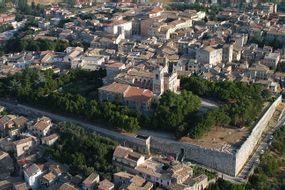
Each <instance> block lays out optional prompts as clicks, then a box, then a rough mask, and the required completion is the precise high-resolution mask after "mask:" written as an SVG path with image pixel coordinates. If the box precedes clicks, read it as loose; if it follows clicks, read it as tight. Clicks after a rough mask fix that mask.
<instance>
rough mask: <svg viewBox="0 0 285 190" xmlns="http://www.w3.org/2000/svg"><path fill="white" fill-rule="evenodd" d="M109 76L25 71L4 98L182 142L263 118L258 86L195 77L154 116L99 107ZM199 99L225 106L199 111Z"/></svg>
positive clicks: (6, 85)
mask: <svg viewBox="0 0 285 190" xmlns="http://www.w3.org/2000/svg"><path fill="white" fill-rule="evenodd" d="M104 76H105V71H103V70H99V71H93V72H90V71H80V70H72V71H71V72H69V73H68V74H66V75H63V76H59V75H58V74H54V73H53V72H52V71H50V70H48V71H44V72H41V71H32V70H30V69H26V70H24V71H23V72H22V73H19V74H16V75H14V76H10V77H8V78H6V79H1V80H0V93H2V94H3V96H7V97H9V98H15V99H17V100H19V101H21V102H25V103H29V104H32V105H35V106H41V107H44V108H45V109H49V110H54V111H57V112H59V111H60V112H61V113H63V114H70V115H72V116H73V115H76V116H77V117H80V118H81V119H87V120H89V121H103V122H105V123H107V124H109V126H110V127H112V128H115V129H119V130H122V131H127V132H135V131H138V130H139V129H140V127H143V128H147V127H148V128H151V129H160V130H163V131H168V132H171V133H174V134H175V136H176V137H177V138H181V137H183V136H190V137H191V138H199V137H201V136H202V135H203V134H204V133H206V132H208V131H210V130H211V129H212V128H213V127H214V126H226V125H228V124H230V123H231V124H234V125H240V124H250V123H251V122H252V121H254V119H255V118H256V117H257V116H258V113H260V111H261V107H262V102H263V98H262V95H264V94H266V93H265V92H262V91H261V88H260V87H259V86H255V85H247V84H245V83H234V82H217V83H214V82H209V81H206V80H203V79H200V78H198V77H190V78H184V79H182V80H181V85H182V88H183V89H184V90H182V91H181V93H180V94H176V93H173V92H170V91H167V92H165V93H164V94H163V95H162V96H161V98H160V99H159V101H158V102H157V105H154V106H153V112H151V113H148V114H142V113H140V111H139V110H130V109H129V108H127V107H126V106H123V105H121V104H120V102H116V101H115V102H98V101H97V95H98V94H97V93H98V92H97V89H98V88H99V87H100V86H102V85H103V83H102V78H103V77H104ZM90 84H91V85H90ZM191 91H192V92H193V94H192V92H191ZM194 94H196V95H199V96H202V97H207V98H213V99H215V100H217V101H220V102H221V103H222V106H220V107H219V108H215V109H210V110H208V111H207V112H200V106H201V101H200V98H199V97H198V96H196V95H194ZM264 96H265V95H264ZM266 96H268V95H266ZM50 102H52V104H50Z"/></svg>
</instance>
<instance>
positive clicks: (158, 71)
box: [152, 66, 164, 96]
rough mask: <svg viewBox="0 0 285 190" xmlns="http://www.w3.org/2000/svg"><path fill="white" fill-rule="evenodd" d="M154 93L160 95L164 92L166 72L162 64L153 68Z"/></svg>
mask: <svg viewBox="0 0 285 190" xmlns="http://www.w3.org/2000/svg"><path fill="white" fill-rule="evenodd" d="M152 91H153V94H154V95H155V96H160V95H161V94H162V93H163V92H164V72H163V68H162V67H161V66H158V67H157V68H155V69H154V70H153V88H152Z"/></svg>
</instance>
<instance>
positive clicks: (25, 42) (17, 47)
mask: <svg viewBox="0 0 285 190" xmlns="http://www.w3.org/2000/svg"><path fill="white" fill-rule="evenodd" d="M68 46H69V43H68V42H66V41H62V40H48V39H37V40H34V39H27V38H21V37H15V38H12V39H11V40H9V41H8V43H7V44H6V46H5V48H4V49H5V52H6V53H11V52H21V51H46V50H51V51H56V52H63V51H64V50H65V49H66V48H67V47H68Z"/></svg>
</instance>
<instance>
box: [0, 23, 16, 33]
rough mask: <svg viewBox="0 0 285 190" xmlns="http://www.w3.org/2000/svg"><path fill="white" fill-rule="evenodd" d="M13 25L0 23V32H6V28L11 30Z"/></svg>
mask: <svg viewBox="0 0 285 190" xmlns="http://www.w3.org/2000/svg"><path fill="white" fill-rule="evenodd" d="M13 29H14V27H13V26H12V24H3V25H0V33H2V32H6V31H8V30H13Z"/></svg>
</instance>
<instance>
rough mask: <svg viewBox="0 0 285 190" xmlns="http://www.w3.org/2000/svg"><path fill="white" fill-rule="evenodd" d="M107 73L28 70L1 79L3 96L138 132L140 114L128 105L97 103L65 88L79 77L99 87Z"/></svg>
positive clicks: (0, 85) (100, 71)
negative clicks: (65, 90)
mask: <svg viewBox="0 0 285 190" xmlns="http://www.w3.org/2000/svg"><path fill="white" fill-rule="evenodd" d="M104 76H105V71H103V70H99V71H94V72H89V71H82V70H73V71H71V72H70V73H68V74H66V75H64V76H61V77H60V76H58V75H57V74H54V73H53V72H52V71H51V70H47V71H44V72H41V71H33V70H31V69H26V70H24V71H23V72H22V73H18V74H16V75H14V76H10V77H8V78H5V79H1V80H0V92H1V94H2V96H7V97H9V98H16V99H17V100H19V101H21V102H25V103H30V104H32V105H34V106H41V107H45V108H46V109H49V110H53V111H56V112H59V111H61V113H64V114H71V115H76V116H77V117H82V118H88V119H89V120H91V121H98V120H102V121H105V122H106V123H108V124H109V125H110V126H111V127H113V128H117V129H121V130H124V131H129V132H134V131H137V130H138V129H139V128H140V126H139V121H138V117H137V115H136V114H134V113H133V112H132V111H131V110H129V109H128V108H127V107H125V106H122V105H120V104H113V103H110V102H97V101H96V100H95V99H88V98H86V97H84V96H82V95H80V94H71V93H67V92H64V91H61V87H62V86H63V85H64V84H67V83H71V82H73V81H79V80H91V81H93V82H94V83H95V89H94V90H97V89H96V88H98V87H99V86H101V85H102V78H103V77H104ZM51 102H52V103H51Z"/></svg>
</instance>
